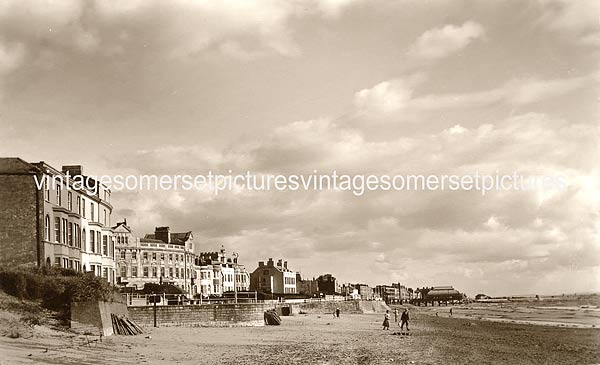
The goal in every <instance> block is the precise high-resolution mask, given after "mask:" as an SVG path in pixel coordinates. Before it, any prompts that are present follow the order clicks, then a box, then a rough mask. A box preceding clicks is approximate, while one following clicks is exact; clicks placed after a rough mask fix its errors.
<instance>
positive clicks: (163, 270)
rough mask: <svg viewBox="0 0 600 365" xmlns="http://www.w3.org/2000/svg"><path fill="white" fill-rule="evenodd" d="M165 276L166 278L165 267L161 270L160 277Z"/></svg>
mask: <svg viewBox="0 0 600 365" xmlns="http://www.w3.org/2000/svg"><path fill="white" fill-rule="evenodd" d="M164 276H165V268H164V267H161V268H160V277H161V278H162V277H164Z"/></svg>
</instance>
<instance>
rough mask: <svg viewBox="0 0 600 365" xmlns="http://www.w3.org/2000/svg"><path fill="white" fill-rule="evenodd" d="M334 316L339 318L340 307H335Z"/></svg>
mask: <svg viewBox="0 0 600 365" xmlns="http://www.w3.org/2000/svg"><path fill="white" fill-rule="evenodd" d="M335 316H336V317H338V318H340V308H339V307H338V308H336V309H335Z"/></svg>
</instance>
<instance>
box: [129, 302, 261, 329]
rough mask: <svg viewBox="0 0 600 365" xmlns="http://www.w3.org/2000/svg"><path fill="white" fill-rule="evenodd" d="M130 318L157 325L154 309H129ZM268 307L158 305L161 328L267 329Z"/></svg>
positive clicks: (144, 323)
mask: <svg viewBox="0 0 600 365" xmlns="http://www.w3.org/2000/svg"><path fill="white" fill-rule="evenodd" d="M128 309H129V318H130V319H132V320H133V321H134V322H135V323H137V324H138V325H140V326H145V327H152V326H153V325H154V307H153V306H140V307H129V308H128ZM267 309H269V306H267V305H265V304H263V303H248V304H246V303H244V304H202V305H164V306H163V305H157V306H156V320H157V325H158V326H159V327H166V326H182V327H234V326H264V312H265V310H267Z"/></svg>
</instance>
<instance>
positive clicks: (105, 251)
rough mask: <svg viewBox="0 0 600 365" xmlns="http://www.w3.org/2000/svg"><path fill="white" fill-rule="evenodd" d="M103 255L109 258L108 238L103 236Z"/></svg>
mask: <svg viewBox="0 0 600 365" xmlns="http://www.w3.org/2000/svg"><path fill="white" fill-rule="evenodd" d="M102 254H103V255H104V256H108V236H102Z"/></svg>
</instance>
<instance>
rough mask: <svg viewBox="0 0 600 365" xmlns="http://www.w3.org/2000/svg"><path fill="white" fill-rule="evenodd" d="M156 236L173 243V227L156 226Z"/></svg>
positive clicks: (165, 241)
mask: <svg viewBox="0 0 600 365" xmlns="http://www.w3.org/2000/svg"><path fill="white" fill-rule="evenodd" d="M154 238H156V239H157V240H161V241H163V242H164V243H171V228H169V227H156V228H155V229H154Z"/></svg>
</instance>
